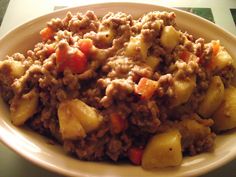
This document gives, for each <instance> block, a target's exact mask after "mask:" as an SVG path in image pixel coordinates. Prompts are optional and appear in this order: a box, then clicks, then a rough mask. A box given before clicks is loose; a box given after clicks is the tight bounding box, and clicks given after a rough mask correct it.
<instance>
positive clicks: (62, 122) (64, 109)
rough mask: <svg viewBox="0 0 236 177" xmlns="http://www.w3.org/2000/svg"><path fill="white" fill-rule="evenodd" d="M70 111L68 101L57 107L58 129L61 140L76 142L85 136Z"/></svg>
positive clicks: (78, 121)
mask: <svg viewBox="0 0 236 177" xmlns="http://www.w3.org/2000/svg"><path fill="white" fill-rule="evenodd" d="M72 109H73V108H72V107H71V104H70V102H69V101H67V102H63V103H61V104H60V105H59V107H58V119H59V127H60V132H61V135H62V138H63V139H71V140H76V139H80V138H83V137H85V136H86V133H85V130H84V128H83V127H82V125H81V123H80V120H79V119H78V117H77V116H76V115H74V111H72Z"/></svg>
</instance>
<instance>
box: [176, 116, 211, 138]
mask: <svg viewBox="0 0 236 177" xmlns="http://www.w3.org/2000/svg"><path fill="white" fill-rule="evenodd" d="M178 125H179V126H180V127H179V128H180V129H183V128H184V129H186V130H185V131H184V132H188V133H187V134H186V135H182V139H183V140H184V138H185V136H186V137H189V136H190V137H192V138H191V141H195V140H196V139H199V137H204V136H206V135H208V134H210V133H211V130H210V128H209V127H207V126H204V125H203V124H201V123H199V122H198V121H196V120H195V119H191V118H187V119H183V120H181V121H180V122H179V123H178ZM188 141H189V140H188ZM189 143H190V142H189Z"/></svg>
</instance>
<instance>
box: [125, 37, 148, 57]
mask: <svg viewBox="0 0 236 177" xmlns="http://www.w3.org/2000/svg"><path fill="white" fill-rule="evenodd" d="M148 48H149V45H148V44H147V43H146V42H144V41H143V38H142V37H141V35H137V36H135V37H130V41H129V43H128V45H127V47H126V49H125V54H126V55H127V56H131V57H133V56H136V55H140V56H141V57H142V58H146V57H147V51H148Z"/></svg>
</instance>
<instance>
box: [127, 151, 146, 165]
mask: <svg viewBox="0 0 236 177" xmlns="http://www.w3.org/2000/svg"><path fill="white" fill-rule="evenodd" d="M142 156H143V149H140V148H130V150H129V151H128V157H129V159H130V161H131V162H132V163H133V164H134V165H140V164H141V161H142Z"/></svg>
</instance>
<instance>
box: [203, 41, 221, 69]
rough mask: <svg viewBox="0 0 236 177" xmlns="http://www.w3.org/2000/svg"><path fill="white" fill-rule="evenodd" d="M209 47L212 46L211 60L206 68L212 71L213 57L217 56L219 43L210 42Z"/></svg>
mask: <svg viewBox="0 0 236 177" xmlns="http://www.w3.org/2000/svg"><path fill="white" fill-rule="evenodd" d="M211 45H212V56H211V59H210V61H209V62H208V63H207V66H206V68H207V69H208V70H213V67H214V64H215V63H214V62H215V56H216V55H217V53H218V52H219V50H220V41H218V40H217V41H211Z"/></svg>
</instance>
